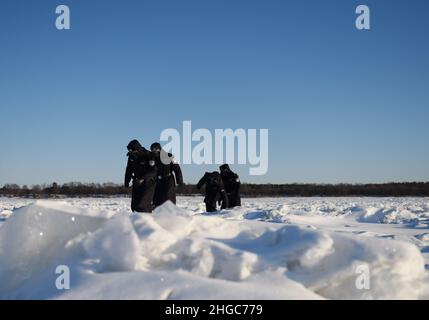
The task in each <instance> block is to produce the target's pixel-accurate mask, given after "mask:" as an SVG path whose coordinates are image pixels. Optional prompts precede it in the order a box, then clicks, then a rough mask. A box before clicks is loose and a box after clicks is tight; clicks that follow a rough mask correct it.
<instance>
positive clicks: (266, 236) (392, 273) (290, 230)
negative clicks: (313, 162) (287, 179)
mask: <svg viewBox="0 0 429 320" xmlns="http://www.w3.org/2000/svg"><path fill="white" fill-rule="evenodd" d="M254 212H255V213H254V214H252V215H250V216H249V217H248V218H249V219H250V220H246V219H245V220H240V219H235V220H234V219H232V218H231V216H229V217H228V212H226V213H225V215H226V216H227V217H226V218H225V217H222V216H219V215H214V216H207V215H197V214H195V212H194V211H192V210H187V209H180V208H178V207H176V206H175V205H174V204H172V203H171V202H167V203H166V204H164V205H163V206H161V207H159V208H157V209H156V210H155V212H154V213H153V214H132V215H129V213H128V212H127V211H120V210H119V211H116V213H115V214H114V215H113V216H112V215H111V211H106V210H104V211H103V210H98V211H97V210H96V209H95V208H80V209H77V208H76V207H74V206H71V205H69V204H67V203H63V202H56V201H41V202H40V201H39V202H36V203H34V204H32V205H29V206H27V207H24V208H21V209H18V210H16V211H14V213H13V214H12V216H11V217H10V218H9V219H8V220H6V222H5V223H4V225H3V226H2V227H1V228H0V261H1V264H0V283H1V286H0V298H2V299H16V298H19V299H34V298H37V299H49V298H53V299H57V298H58V299H97V298H98V299H320V298H334V299H343V298H350V299H366V298H375V299H386V298H398V299H408V298H421V297H425V295H426V294H427V291H426V287H427V283H428V282H427V278H426V274H425V268H424V264H425V263H424V260H423V257H422V255H421V253H420V251H419V250H418V249H417V247H416V246H414V245H412V244H409V243H405V242H401V241H397V240H384V239H375V238H370V239H368V238H357V237H352V236H348V235H343V234H340V233H335V232H326V231H320V230H314V228H310V227H308V228H305V227H299V226H296V225H285V224H283V223H268V222H263V221H257V220H259V219H261V218H263V216H261V215H260V214H262V215H263V211H254ZM257 212H259V213H257ZM58 265H66V266H68V267H69V268H70V274H71V289H70V290H59V289H57V288H56V287H55V279H56V277H57V276H58V275H57V274H55V269H56V266H58ZM362 265H364V266H366V267H367V269H368V270H369V272H370V277H369V279H370V288H369V289H365V290H362V289H358V288H357V286H356V281H357V279H358V277H359V274H358V273H357V272H356V270H357V269H358V268H359V267H360V266H362Z"/></svg>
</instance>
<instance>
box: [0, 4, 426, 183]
mask: <svg viewBox="0 0 429 320" xmlns="http://www.w3.org/2000/svg"><path fill="white" fill-rule="evenodd" d="M59 4H67V5H69V6H70V9H71V30H67V31H58V30H57V29H56V28H55V18H56V15H55V8H56V6H57V5H59ZM358 4H366V5H368V6H369V7H370V9H371V30H370V31H358V30H357V29H356V28H355V18H356V14H355V8H356V6H357V5H358ZM428 15H429V1H427V0H391V1H381V0H378V1H375V0H361V1H351V0H326V1H320V0H312V1H309V0H299V1H298V0H293V1H287V0H278V1H276V0H203V1H202V0H169V1H167V0H159V1H155V0H151V1H142V0H136V1H131V0H120V1H119V0H115V1H113V0H110V1H104V0H90V1H89V0H70V1H62V0H56V1H53V0H43V1H42V0H40V1H34V0H27V1H23V0H1V1H0V46H1V47H0V119H1V122H0V185H2V184H5V183H18V184H29V185H31V184H36V183H51V182H53V181H57V182H59V183H62V182H68V181H82V182H108V181H112V182H121V181H122V180H123V174H124V169H125V163H126V157H125V153H126V148H125V147H126V145H127V143H128V142H129V140H131V139H133V138H137V139H139V140H140V141H141V142H142V144H144V145H145V146H149V145H150V144H151V143H152V142H154V141H157V140H159V135H160V133H161V131H162V130H163V129H165V128H177V129H180V128H181V126H182V121H183V120H191V121H192V125H193V127H195V128H198V127H202V128H208V129H210V130H213V129H215V128H245V129H248V128H268V129H269V130H270V136H269V143H270V144H269V147H270V158H269V171H268V173H267V174H266V175H264V176H252V177H249V176H247V175H246V173H247V172H248V170H247V168H246V167H245V166H234V169H236V170H237V171H238V172H239V173H240V174H241V175H242V180H244V181H249V182H271V183H280V182H320V183H321V182H386V181H414V180H418V181H428V180H429V142H428V138H429V125H428V123H429V59H428V57H429V43H428V39H429V38H428V31H429V19H428ZM215 168H216V166H197V165H185V166H183V171H184V176H185V181H186V182H195V181H196V180H197V178H198V177H200V176H201V175H202V174H203V173H204V171H205V170H211V169H215Z"/></svg>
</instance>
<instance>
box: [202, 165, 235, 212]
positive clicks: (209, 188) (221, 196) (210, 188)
mask: <svg viewBox="0 0 429 320" xmlns="http://www.w3.org/2000/svg"><path fill="white" fill-rule="evenodd" d="M203 185H206V190H205V193H206V196H205V198H204V202H205V203H206V210H207V212H213V211H217V206H216V202H217V203H219V204H221V207H222V208H227V207H228V197H227V195H226V192H225V188H224V186H223V182H222V178H221V176H220V174H219V172H216V171H214V172H206V173H205V174H204V176H203V177H202V178H201V180H200V181H199V182H198V184H197V188H198V189H201V187H202V186H203Z"/></svg>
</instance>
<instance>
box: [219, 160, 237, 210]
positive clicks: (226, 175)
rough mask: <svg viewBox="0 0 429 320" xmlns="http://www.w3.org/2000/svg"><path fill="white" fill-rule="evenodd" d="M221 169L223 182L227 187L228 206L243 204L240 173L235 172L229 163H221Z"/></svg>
mask: <svg viewBox="0 0 429 320" xmlns="http://www.w3.org/2000/svg"><path fill="white" fill-rule="evenodd" d="M219 169H220V175H221V177H222V182H223V185H224V187H225V191H226V194H227V196H228V205H229V206H228V207H227V208H234V207H239V206H241V196H240V185H241V182H240V177H239V176H238V174H236V173H234V172H233V171H232V170H231V169H230V167H229V165H227V164H224V165H221V166H220V167H219ZM222 209H224V208H222Z"/></svg>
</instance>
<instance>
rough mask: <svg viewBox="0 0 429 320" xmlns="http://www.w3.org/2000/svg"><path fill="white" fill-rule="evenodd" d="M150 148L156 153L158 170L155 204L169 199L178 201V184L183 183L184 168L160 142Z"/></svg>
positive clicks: (157, 204)
mask: <svg viewBox="0 0 429 320" xmlns="http://www.w3.org/2000/svg"><path fill="white" fill-rule="evenodd" d="M150 150H151V151H152V153H154V154H155V159H156V160H155V162H156V167H157V169H158V172H157V182H156V188H155V195H154V198H153V205H154V206H155V207H157V206H160V205H161V204H163V203H164V202H166V201H167V200H170V201H171V202H173V203H174V204H175V203H176V184H177V185H179V186H181V185H183V176H182V170H181V169H180V166H179V164H178V163H177V162H176V160H175V158H174V156H173V155H172V154H171V153H168V152H165V151H164V150H162V148H161V145H160V144H159V143H158V142H155V143H153V144H152V145H151V146H150Z"/></svg>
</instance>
